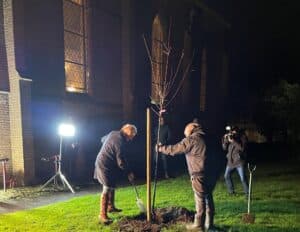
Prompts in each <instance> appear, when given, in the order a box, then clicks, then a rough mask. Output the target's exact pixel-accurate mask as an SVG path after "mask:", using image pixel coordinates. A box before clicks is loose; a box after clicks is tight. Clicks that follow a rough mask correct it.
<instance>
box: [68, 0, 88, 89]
mask: <svg viewBox="0 0 300 232" xmlns="http://www.w3.org/2000/svg"><path fill="white" fill-rule="evenodd" d="M87 1H88V0H64V1H63V7H64V8H63V10H64V11H63V12H64V44H65V45H64V46H65V76H66V90H67V91H68V92H77V93H86V92H87V77H88V49H87V47H88V46H87V42H88V38H87V18H88V17H87V4H86V3H87Z"/></svg>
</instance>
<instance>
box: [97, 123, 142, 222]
mask: <svg viewBox="0 0 300 232" xmlns="http://www.w3.org/2000/svg"><path fill="white" fill-rule="evenodd" d="M136 134H137V129H136V127H135V126H134V125H131V124H126V125H124V126H123V127H122V128H121V130H120V131H112V132H110V133H109V134H108V135H106V136H104V137H103V138H102V139H101V141H102V143H103V145H102V147H101V149H100V151H99V153H98V156H97V158H96V161H95V171H94V178H95V179H97V180H98V182H99V183H100V184H102V194H101V199H100V214H99V221H100V222H102V223H104V224H108V223H110V222H111V219H110V218H109V217H108V216H107V212H120V211H121V210H120V209H117V208H116V207H115V205H114V198H115V187H116V180H117V178H118V174H119V169H121V170H123V171H124V172H125V173H126V174H127V175H128V179H129V181H133V179H134V174H133V173H132V172H131V170H130V168H129V166H128V163H127V161H126V157H125V155H124V147H125V146H126V143H127V142H128V141H130V140H132V139H133V138H134V137H135V135H136Z"/></svg>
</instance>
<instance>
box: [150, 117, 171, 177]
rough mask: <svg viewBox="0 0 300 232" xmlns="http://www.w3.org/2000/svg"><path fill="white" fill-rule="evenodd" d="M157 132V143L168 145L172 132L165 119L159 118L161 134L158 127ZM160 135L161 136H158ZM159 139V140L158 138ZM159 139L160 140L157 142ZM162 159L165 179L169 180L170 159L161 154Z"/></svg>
mask: <svg viewBox="0 0 300 232" xmlns="http://www.w3.org/2000/svg"><path fill="white" fill-rule="evenodd" d="M154 132H155V142H157V141H158V144H161V145H168V144H169V142H170V140H171V130H170V128H169V126H168V124H166V122H165V119H164V118H163V117H160V118H159V132H158V127H156V128H155V129H154ZM158 134H159V136H158ZM158 137H159V138H158ZM157 138H158V140H157ZM159 155H160V156H159V157H160V159H161V161H162V164H163V171H164V177H165V178H166V179H168V178H169V177H170V176H169V171H168V158H167V156H166V155H165V154H163V153H162V154H159Z"/></svg>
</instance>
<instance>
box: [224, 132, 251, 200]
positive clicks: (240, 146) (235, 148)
mask: <svg viewBox="0 0 300 232" xmlns="http://www.w3.org/2000/svg"><path fill="white" fill-rule="evenodd" d="M245 146H246V140H245V139H244V138H243V137H241V136H240V135H239V133H238V128H233V129H232V130H231V131H230V133H227V134H225V135H224V136H223V138H222V148H223V150H225V151H227V154H226V158H227V165H226V170H225V174H224V178H225V183H226V186H227V189H228V192H229V194H234V193H235V192H234V186H233V183H232V180H231V172H232V171H233V170H234V169H236V170H237V172H238V174H239V176H240V179H241V182H242V185H243V189H244V192H245V194H246V196H248V191H249V190H248V184H247V180H246V176H245V171H244V157H243V154H244V152H245Z"/></svg>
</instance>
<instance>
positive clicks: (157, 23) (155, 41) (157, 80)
mask: <svg viewBox="0 0 300 232" xmlns="http://www.w3.org/2000/svg"><path fill="white" fill-rule="evenodd" d="M163 42H164V33H163V27H162V23H161V20H160V18H159V16H158V15H157V16H156V17H155V18H154V21H153V24H152V59H153V62H154V63H153V73H152V88H151V96H152V99H154V100H155V101H158V99H159V95H158V90H159V88H160V86H161V85H162V84H163V83H162V80H163Z"/></svg>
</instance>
